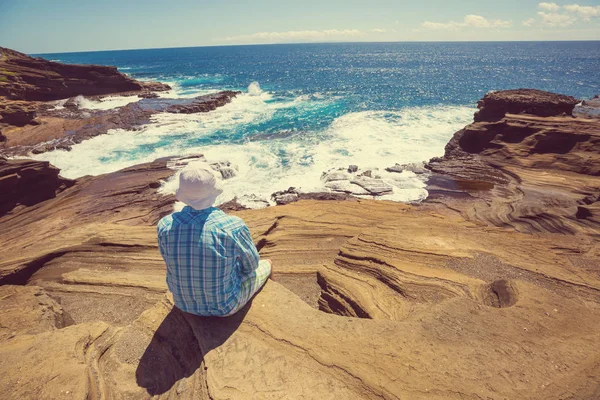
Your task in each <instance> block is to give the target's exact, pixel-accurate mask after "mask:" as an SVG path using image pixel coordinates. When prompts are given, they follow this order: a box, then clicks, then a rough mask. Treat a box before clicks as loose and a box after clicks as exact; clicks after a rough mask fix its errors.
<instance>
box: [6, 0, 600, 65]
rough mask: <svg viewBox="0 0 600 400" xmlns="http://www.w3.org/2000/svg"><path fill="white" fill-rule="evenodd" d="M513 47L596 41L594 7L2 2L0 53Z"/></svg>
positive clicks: (574, 3)
mask: <svg viewBox="0 0 600 400" xmlns="http://www.w3.org/2000/svg"><path fill="white" fill-rule="evenodd" d="M513 40H517V41H519V40H600V0H595V1H590V0H566V1H557V2H540V1H530V0H460V1H453V0H411V1H404V0H368V1H367V0H243V1H240V0H210V1H205V0H169V1H165V0H163V1H156V0H143V1H142V0H95V1H91V0H56V1H48V0H0V46H3V47H9V48H13V49H15V50H19V51H22V52H25V53H29V54H41V53H59V52H75V51H94V50H116V49H144V48H164V47H187V46H190V47H191V46H216V45H235V44H266V43H308V42H403V41H513Z"/></svg>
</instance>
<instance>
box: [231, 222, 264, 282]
mask: <svg viewBox="0 0 600 400" xmlns="http://www.w3.org/2000/svg"><path fill="white" fill-rule="evenodd" d="M236 239H237V244H238V246H239V254H238V257H239V260H240V263H241V267H242V268H241V269H242V273H244V274H249V273H251V272H252V271H254V270H255V269H256V268H258V261H259V259H260V256H259V255H258V250H256V246H255V245H254V241H253V240H252V236H250V229H248V227H247V226H246V225H244V226H243V227H241V228H240V229H239V230H238V231H237V235H236Z"/></svg>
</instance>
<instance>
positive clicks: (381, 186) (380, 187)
mask: <svg viewBox="0 0 600 400" xmlns="http://www.w3.org/2000/svg"><path fill="white" fill-rule="evenodd" d="M351 183H353V184H356V185H358V186H360V187H362V188H363V189H365V190H366V191H368V192H369V193H370V194H372V195H374V196H382V195H384V194H390V193H392V192H393V191H394V189H393V188H392V186H390V185H388V184H387V183H385V182H384V181H382V180H381V179H374V178H370V177H368V176H357V177H356V178H354V179H353V180H352V181H351Z"/></svg>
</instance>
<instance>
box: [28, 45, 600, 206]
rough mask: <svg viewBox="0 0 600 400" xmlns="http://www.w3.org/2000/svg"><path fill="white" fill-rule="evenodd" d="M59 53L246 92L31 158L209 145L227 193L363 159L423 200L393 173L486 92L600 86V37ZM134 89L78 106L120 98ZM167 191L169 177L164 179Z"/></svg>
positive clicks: (308, 177)
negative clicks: (231, 168)
mask: <svg viewBox="0 0 600 400" xmlns="http://www.w3.org/2000/svg"><path fill="white" fill-rule="evenodd" d="M39 56H43V57H44V58H47V59H51V60H55V61H60V62H64V63H78V64H101V65H114V66H117V67H118V69H119V71H121V72H123V73H125V74H128V75H130V76H131V77H133V78H135V79H139V80H156V81H161V82H165V83H168V84H169V85H171V86H172V88H173V90H172V91H170V92H166V93H162V94H161V96H162V97H177V98H191V97H195V96H198V95H202V94H207V93H212V92H215V91H220V90H225V89H231V90H241V91H242V92H243V94H242V95H240V96H238V97H237V98H235V99H234V100H233V101H232V102H231V103H230V104H228V105H226V106H224V107H222V108H219V109H217V110H215V111H213V112H210V113H206V114H157V115H155V116H153V117H152V123H151V124H149V125H147V126H145V127H143V128H142V129H141V130H137V131H120V130H114V131H111V132H109V134H107V135H101V136H98V137H96V138H93V139H90V140H87V141H85V142H83V143H81V144H78V145H75V146H73V149H72V151H70V152H66V151H54V152H50V153H44V154H40V155H36V156H34V158H36V159H44V160H48V161H50V162H52V163H53V164H54V165H56V166H57V167H59V168H61V170H62V172H61V174H62V175H63V176H66V177H70V178H77V177H80V176H83V175H87V174H91V175H97V174H101V173H106V172H111V171H116V170H118V169H121V168H124V167H127V166H131V165H134V164H139V163H142V162H146V161H151V160H154V159H156V158H159V157H165V156H173V155H187V154H195V153H202V154H204V155H205V156H206V157H207V159H208V160H209V161H230V162H232V163H233V164H235V165H236V166H237V167H238V168H239V173H238V175H237V176H236V177H235V178H232V179H231V180H228V181H227V185H225V187H226V190H225V191H224V193H223V195H222V196H221V198H220V199H219V200H220V201H227V200H229V199H231V198H233V197H236V196H237V197H241V196H244V195H251V194H253V195H256V196H258V197H262V198H269V196H270V194H271V193H273V192H275V191H278V190H282V189H287V188H288V187H290V186H294V187H297V188H300V189H301V190H304V191H322V190H323V189H324V187H323V182H322V180H321V175H322V173H323V172H324V171H328V170H330V169H333V168H347V167H348V165H352V164H353V165H358V166H359V168H361V170H367V169H375V168H377V169H378V174H379V175H381V177H382V178H383V179H384V180H385V181H386V182H388V183H390V184H391V185H392V186H393V187H394V193H393V194H391V195H387V196H384V197H383V198H384V199H389V200H395V201H405V202H411V201H419V200H422V199H424V198H426V196H427V191H426V190H425V178H424V177H423V176H419V175H415V174H414V173H412V172H409V171H405V172H402V173H400V174H398V173H387V172H385V170H384V169H385V168H386V167H390V166H393V165H394V164H396V163H399V164H404V163H411V162H420V161H427V160H429V159H430V158H432V157H435V156H441V155H443V153H444V146H445V145H446V143H447V142H448V140H449V139H450V138H451V137H452V135H453V133H454V132H456V131H457V130H459V129H461V128H462V127H464V126H465V125H467V124H469V123H470V122H472V118H473V113H474V112H475V110H476V104H477V101H478V100H479V99H480V98H481V97H483V95H484V94H485V93H486V92H488V91H490V90H501V89H513V88H536V89H542V90H548V91H552V92H557V93H563V94H568V95H572V96H575V97H578V98H582V99H585V98H589V97H593V96H594V95H596V94H599V93H600V42H598V41H595V42H505V43H502V42H487V43H485V42H477V43H339V44H286V45H257V46H222V47H194V48H173V49H147V50H123V51H100V52H84V53H64V54H43V55H39ZM138 100H139V99H138V98H137V97H136V96H129V97H124V96H120V97H114V98H111V99H108V100H105V101H102V102H96V101H91V100H85V101H82V102H81V107H84V108H89V109H98V108H103V109H107V108H112V107H118V106H121V105H125V104H127V103H130V102H134V101H138ZM165 190H166V191H169V190H172V185H171V186H169V185H167V186H165Z"/></svg>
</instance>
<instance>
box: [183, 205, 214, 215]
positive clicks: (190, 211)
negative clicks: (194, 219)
mask: <svg viewBox="0 0 600 400" xmlns="http://www.w3.org/2000/svg"><path fill="white" fill-rule="evenodd" d="M214 210H217V207H208V208H204V209H202V210H196V209H195V208H192V207H190V206H185V207H183V209H182V210H181V211H182V212H184V213H186V214H193V215H198V214H208V213H211V212H213V211H214Z"/></svg>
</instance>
